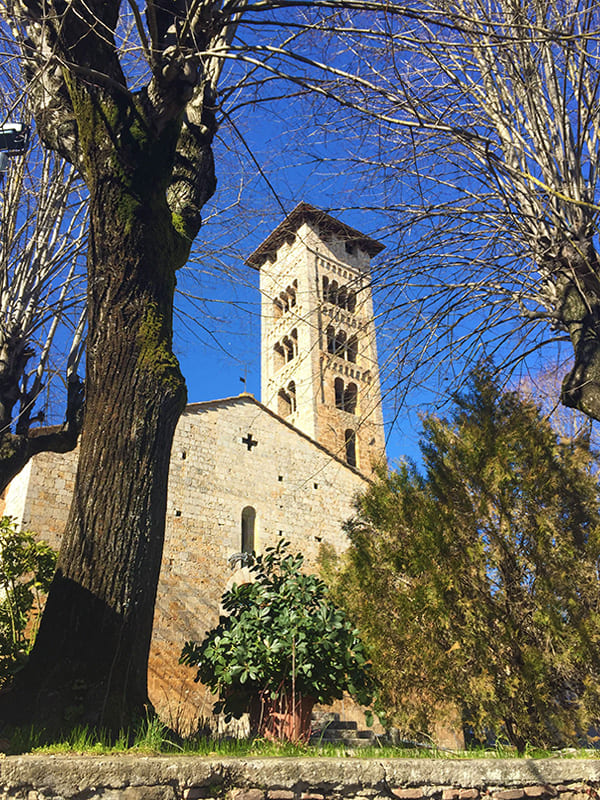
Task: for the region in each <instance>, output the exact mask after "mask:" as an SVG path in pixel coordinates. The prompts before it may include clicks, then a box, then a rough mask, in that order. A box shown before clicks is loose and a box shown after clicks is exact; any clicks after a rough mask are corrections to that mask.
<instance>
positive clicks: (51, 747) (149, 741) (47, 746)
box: [6, 716, 598, 759]
mask: <svg viewBox="0 0 600 800" xmlns="http://www.w3.org/2000/svg"><path fill="white" fill-rule="evenodd" d="M6 742H7V743H8V742H10V745H8V746H6V752H7V754H9V755H18V754H22V753H47V754H62V753H64V754H78V755H79V754H80V755H92V756H93V755H108V754H125V753H127V754H132V755H138V754H139V755H161V754H164V755H176V754H180V755H188V756H189V755H196V756H211V757H213V758H236V757H238V758H241V757H244V758H247V757H261V758H269V757H278V758H282V757H294V758H310V757H317V756H318V757H330V758H347V757H351V758H377V759H382V758H437V759H457V758H458V759H473V758H521V757H522V758H597V756H598V751H597V750H584V749H580V750H576V749H574V748H572V749H568V750H558V751H552V750H533V749H529V750H527V751H526V752H525V753H524V754H523V756H519V754H518V753H517V751H516V750H515V749H514V748H510V747H507V746H505V745H498V747H495V748H484V747H480V748H474V749H470V750H462V751H458V750H438V749H437V748H435V747H428V748H422V747H415V746H394V747H392V746H379V745H373V746H368V747H359V748H355V749H354V748H348V747H347V746H346V745H344V744H334V743H329V742H322V743H318V744H314V745H310V744H291V743H276V742H268V741H266V740H264V739H231V738H211V737H207V736H205V735H200V734H199V735H196V736H190V737H188V738H186V739H180V738H179V737H177V736H175V735H174V734H173V732H172V731H171V730H169V728H167V727H166V726H165V725H163V724H162V723H161V722H160V720H159V719H158V718H157V717H151V716H149V717H148V718H147V719H146V720H145V721H144V722H143V723H142V724H141V726H140V728H139V729H138V730H137V731H134V732H131V731H129V730H124V731H121V732H120V734H119V735H118V736H117V737H116V739H115V737H114V736H113V737H111V736H109V734H108V733H107V732H103V731H97V730H94V729H91V728H86V727H76V728H73V729H72V730H71V731H69V732H68V733H66V734H65V735H64V736H60V737H56V736H54V737H50V735H49V734H48V733H47V732H46V731H44V730H43V729H36V728H33V727H32V728H20V729H18V730H15V731H13V733H12V735H10V736H8V737H7V740H6Z"/></svg>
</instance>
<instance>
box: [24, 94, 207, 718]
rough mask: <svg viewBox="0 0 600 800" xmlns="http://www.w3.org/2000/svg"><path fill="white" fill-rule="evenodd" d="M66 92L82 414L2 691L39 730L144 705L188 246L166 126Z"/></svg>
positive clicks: (178, 407) (132, 711) (133, 106)
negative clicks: (11, 689)
mask: <svg viewBox="0 0 600 800" xmlns="http://www.w3.org/2000/svg"><path fill="white" fill-rule="evenodd" d="M72 96H73V97H74V98H75V106H76V107H77V106H78V105H79V108H78V111H79V118H80V120H87V123H88V124H89V134H88V135H89V137H90V141H87V142H84V148H83V152H84V158H85V159H86V170H87V177H88V185H90V193H91V207H90V237H89V249H88V278H89V290H88V304H89V306H88V313H89V335H88V349H87V377H86V405H85V416H84V426H83V433H82V437H81V448H80V457H79V466H78V472H77V477H76V483H75V490H74V502H73V505H72V507H71V511H70V516H69V520H68V523H67V528H66V531H65V535H64V539H63V543H62V546H61V552H60V556H59V560H58V565H57V572H56V576H55V578H54V581H53V583H52V586H51V589H50V593H49V596H48V601H47V605H46V609H45V612H44V615H43V619H42V622H41V626H40V630H39V633H38V637H37V640H36V643H35V647H34V649H33V651H32V654H31V658H30V661H29V663H28V665H27V668H26V669H25V670H24V671H23V673H21V674H20V676H19V678H18V680H17V682H16V685H15V696H16V697H18V698H19V710H18V714H19V719H20V720H22V719H23V716H24V714H23V712H24V710H26V712H27V716H29V717H30V718H32V719H36V720H43V721H44V722H45V723H46V724H48V725H51V726H59V725H61V724H64V722H65V721H67V720H69V721H71V722H72V721H74V720H78V721H80V722H85V723H89V724H92V725H95V726H102V727H105V728H108V729H112V730H118V729H120V728H121V727H123V726H126V725H128V724H129V723H131V722H132V721H133V720H134V719H135V718H139V717H140V715H142V714H143V713H144V707H145V706H147V705H148V694H147V663H148V652H149V648H150V638H151V633H152V620H153V610H154V602H155V595H156V586H157V583H158V575H159V570H160V563H161V554H162V547H163V538H164V526H165V513H166V494H167V479H168V469H169V459H170V450H171V443H172V438H173V434H174V430H175V426H176V423H177V420H178V418H179V415H180V413H181V411H182V410H183V408H184V405H185V402H186V390H185V382H184V379H183V377H182V375H181V372H180V370H179V365H178V363H177V360H176V358H175V356H174V355H173V352H172V314H173V294H174V289H175V272H176V269H177V268H178V267H180V266H181V265H183V264H184V263H185V261H186V259H187V256H188V254H189V246H190V243H189V241H188V240H187V239H186V238H185V237H184V236H182V235H181V233H180V232H179V231H178V230H177V229H176V227H175V225H174V222H173V215H172V213H171V211H170V209H169V207H168V205H167V201H166V191H165V188H166V186H167V183H168V180H169V176H170V171H171V168H172V161H173V155H174V150H175V143H176V141H177V137H178V135H179V126H178V125H172V126H170V128H167V129H165V130H164V131H163V132H162V133H161V134H156V133H155V132H153V131H152V130H151V129H150V128H149V127H148V126H147V125H145V124H144V122H143V115H142V113H141V110H140V107H139V105H138V104H137V103H136V102H134V101H131V102H125V101H124V102H121V103H119V102H116V103H115V102H114V101H113V100H111V99H108V98H105V97H102V96H100V95H96V96H95V97H92V98H91V99H90V96H89V94H88V95H86V96H83V95H78V94H77V91H76V90H73V92H72ZM84 105H85V106H86V108H83V106H84ZM108 120H111V121H110V122H108ZM107 126H110V129H108V127H107ZM82 128H83V122H80V130H81V129H82ZM115 142H118V143H119V146H118V147H115V145H114V143H115ZM211 163H212V162H211ZM208 173H209V174H207V175H206V182H207V185H208V186H209V187H212V190H214V175H213V174H210V170H208ZM24 697H26V698H28V700H27V701H26V704H27V706H28V708H27V709H24V707H23V698H24Z"/></svg>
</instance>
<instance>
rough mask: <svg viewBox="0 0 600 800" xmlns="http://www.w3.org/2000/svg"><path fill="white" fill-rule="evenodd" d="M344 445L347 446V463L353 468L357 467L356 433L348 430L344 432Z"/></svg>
mask: <svg viewBox="0 0 600 800" xmlns="http://www.w3.org/2000/svg"><path fill="white" fill-rule="evenodd" d="M344 443H345V446H346V461H347V463H348V464H350V466H351V467H355V466H356V431H353V430H352V429H351V428H348V430H346V431H345V432H344Z"/></svg>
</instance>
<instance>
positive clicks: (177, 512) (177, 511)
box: [175, 508, 181, 517]
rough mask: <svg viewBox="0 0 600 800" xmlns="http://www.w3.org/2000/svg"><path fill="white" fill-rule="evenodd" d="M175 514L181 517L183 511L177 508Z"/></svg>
mask: <svg viewBox="0 0 600 800" xmlns="http://www.w3.org/2000/svg"><path fill="white" fill-rule="evenodd" d="M175 516H176V517H180V516H181V511H180V510H179V509H178V508H176V509H175Z"/></svg>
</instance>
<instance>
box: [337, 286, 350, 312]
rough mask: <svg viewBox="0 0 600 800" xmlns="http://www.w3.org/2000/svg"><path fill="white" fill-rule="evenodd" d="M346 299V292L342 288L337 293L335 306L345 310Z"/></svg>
mask: <svg viewBox="0 0 600 800" xmlns="http://www.w3.org/2000/svg"><path fill="white" fill-rule="evenodd" d="M347 297H348V290H347V289H346V287H345V286H342V287H341V288H340V290H339V292H338V298H337V304H338V306H339V307H340V308H346V300H347Z"/></svg>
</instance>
